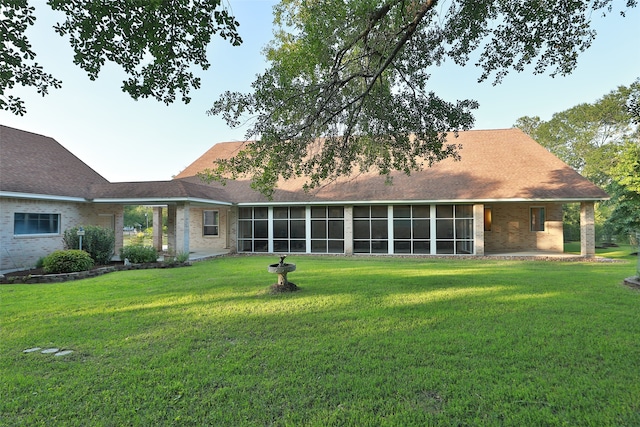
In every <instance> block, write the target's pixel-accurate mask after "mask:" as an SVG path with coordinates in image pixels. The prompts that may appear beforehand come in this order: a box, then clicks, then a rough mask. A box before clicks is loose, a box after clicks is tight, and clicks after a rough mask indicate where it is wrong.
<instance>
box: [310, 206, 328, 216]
mask: <svg viewBox="0 0 640 427" xmlns="http://www.w3.org/2000/svg"><path fill="white" fill-rule="evenodd" d="M326 217H327V207H326V206H312V207H311V218H326Z"/></svg>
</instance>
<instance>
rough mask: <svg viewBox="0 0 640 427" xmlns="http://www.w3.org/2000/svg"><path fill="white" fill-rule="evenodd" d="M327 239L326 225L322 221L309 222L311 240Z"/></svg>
mask: <svg viewBox="0 0 640 427" xmlns="http://www.w3.org/2000/svg"><path fill="white" fill-rule="evenodd" d="M326 237H327V223H326V222H325V221H324V220H323V221H319V220H316V221H311V238H312V239H324V238H326Z"/></svg>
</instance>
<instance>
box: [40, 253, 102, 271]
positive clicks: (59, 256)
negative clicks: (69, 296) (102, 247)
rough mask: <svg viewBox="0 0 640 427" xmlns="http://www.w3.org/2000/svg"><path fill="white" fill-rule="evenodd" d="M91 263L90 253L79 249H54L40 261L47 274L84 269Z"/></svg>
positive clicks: (90, 265)
mask: <svg viewBox="0 0 640 427" xmlns="http://www.w3.org/2000/svg"><path fill="white" fill-rule="evenodd" d="M93 264H94V263H93V259H91V255H89V254H88V253H87V252H85V251H81V250H79V249H70V250H65V251H55V252H52V253H51V254H49V255H47V256H46V257H45V258H44V259H43V261H42V267H43V268H44V271H45V273H48V274H57V273H75V272H77V271H85V270H89V269H90V268H91V267H93Z"/></svg>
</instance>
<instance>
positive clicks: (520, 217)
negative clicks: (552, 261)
mask: <svg viewBox="0 0 640 427" xmlns="http://www.w3.org/2000/svg"><path fill="white" fill-rule="evenodd" d="M486 206H490V207H491V210H492V224H491V231H485V234H484V248H485V252H502V251H531V250H543V251H554V252H562V251H563V250H564V240H563V236H562V204H561V203H494V204H490V205H489V204H487V205H486ZM532 207H544V208H545V216H546V219H545V227H544V231H531V228H530V223H529V221H530V218H529V215H530V213H529V210H530V208H532Z"/></svg>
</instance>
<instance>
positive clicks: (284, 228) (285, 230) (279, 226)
mask: <svg viewBox="0 0 640 427" xmlns="http://www.w3.org/2000/svg"><path fill="white" fill-rule="evenodd" d="M256 225H257V223H256ZM257 237H267V236H266V235H265V236H257ZM273 237H280V238H286V237H289V221H282V220H280V221H273Z"/></svg>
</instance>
